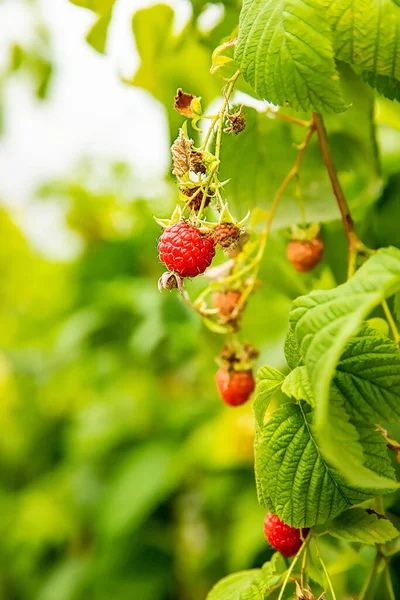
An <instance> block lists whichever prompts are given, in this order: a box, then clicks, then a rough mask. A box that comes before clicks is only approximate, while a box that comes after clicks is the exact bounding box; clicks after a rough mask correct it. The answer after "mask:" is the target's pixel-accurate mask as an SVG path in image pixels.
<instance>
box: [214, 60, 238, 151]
mask: <svg viewBox="0 0 400 600" xmlns="http://www.w3.org/2000/svg"><path fill="white" fill-rule="evenodd" d="M239 75H240V71H236V73H235V74H234V75H233V77H231V79H230V80H229V83H228V88H227V90H226V92H225V93H224V96H225V97H224V102H223V103H222V106H221V110H220V111H219V123H218V129H217V139H216V142H215V157H216V158H217V159H218V160H219V155H220V152H221V137H222V129H223V127H224V114H225V110H226V107H227V106H228V102H229V97H230V95H231V94H232V91H233V88H234V87H235V83H236V80H237V79H238V77H239Z"/></svg>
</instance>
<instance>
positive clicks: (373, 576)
mask: <svg viewBox="0 0 400 600" xmlns="http://www.w3.org/2000/svg"><path fill="white" fill-rule="evenodd" d="M384 566H385V558H384V557H383V556H381V555H380V554H379V552H378V553H377V555H376V557H375V561H374V564H373V567H372V571H371V573H370V575H369V577H368V579H367V581H366V582H365V585H364V587H363V589H362V590H361V593H360V596H359V599H358V600H372V598H373V597H374V592H375V591H376V587H377V585H378V582H379V577H380V575H381V573H382V569H383V568H384Z"/></svg>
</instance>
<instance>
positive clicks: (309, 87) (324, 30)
mask: <svg viewBox="0 0 400 600" xmlns="http://www.w3.org/2000/svg"><path fill="white" fill-rule="evenodd" d="M235 59H236V62H237V64H238V67H239V69H240V70H241V71H242V73H243V77H244V78H245V79H246V81H248V82H249V83H250V84H251V86H252V87H253V88H254V89H255V91H256V92H257V94H258V95H259V96H260V97H261V98H267V99H268V100H269V101H271V102H274V103H275V104H280V105H281V106H292V107H293V108H294V109H296V110H297V109H300V110H308V109H309V108H313V109H314V110H317V111H320V112H323V111H325V112H341V111H343V110H345V104H344V100H343V98H342V93H341V89H340V84H339V75H338V72H337V70H336V67H335V61H334V53H333V48H332V35H331V29H330V27H329V22H328V21H327V20H326V18H325V14H324V10H323V8H322V7H321V6H320V4H319V3H318V2H312V3H309V2H305V1H304V0H278V1H277V0H263V1H262V2H253V0H245V1H244V3H243V9H242V12H241V16H240V26H239V39H238V45H237V48H236V53H235ZM278 63H279V68H277V64H278Z"/></svg>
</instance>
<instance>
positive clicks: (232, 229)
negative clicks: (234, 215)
mask: <svg viewBox="0 0 400 600" xmlns="http://www.w3.org/2000/svg"><path fill="white" fill-rule="evenodd" d="M240 233H241V232H240V228H239V227H238V226H237V225H235V223H220V224H219V225H217V227H216V228H215V230H214V241H215V243H216V244H219V245H220V246H222V248H229V246H232V244H235V243H236V242H237V241H238V239H239V238H240Z"/></svg>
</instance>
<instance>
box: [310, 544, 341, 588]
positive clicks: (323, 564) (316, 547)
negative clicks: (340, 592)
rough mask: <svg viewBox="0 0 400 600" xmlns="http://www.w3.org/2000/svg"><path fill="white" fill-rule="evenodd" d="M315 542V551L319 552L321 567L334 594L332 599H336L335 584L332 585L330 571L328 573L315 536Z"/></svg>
mask: <svg viewBox="0 0 400 600" xmlns="http://www.w3.org/2000/svg"><path fill="white" fill-rule="evenodd" d="M314 544H315V551H316V553H317V557H318V560H319V562H320V563H321V567H322V568H323V570H324V573H325V577H326V579H327V581H328V585H329V589H330V591H331V594H332V600H336V594H335V590H334V589H333V585H332V581H331V578H330V576H329V573H328V569H327V568H326V566H325V563H324V561H323V560H322V557H321V554H320V552H319V548H318V544H317V540H316V539H315V538H314Z"/></svg>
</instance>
